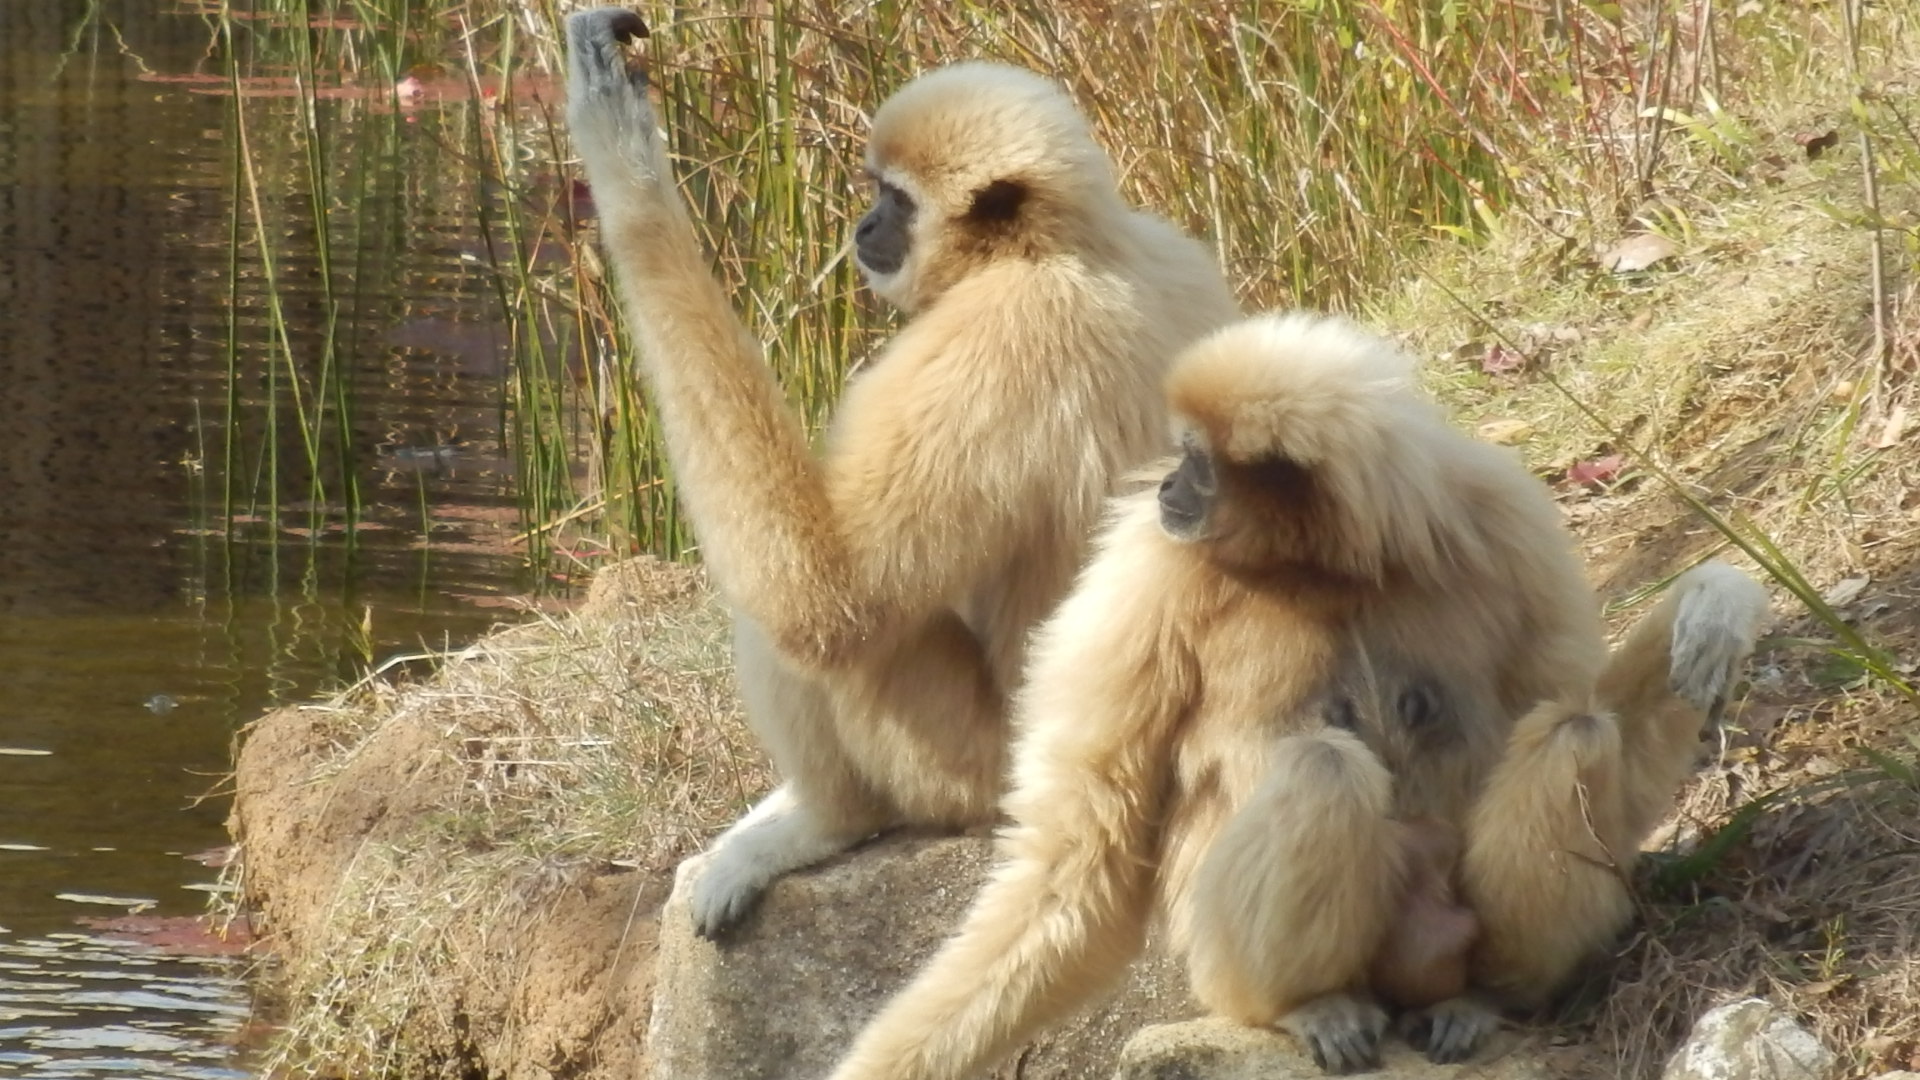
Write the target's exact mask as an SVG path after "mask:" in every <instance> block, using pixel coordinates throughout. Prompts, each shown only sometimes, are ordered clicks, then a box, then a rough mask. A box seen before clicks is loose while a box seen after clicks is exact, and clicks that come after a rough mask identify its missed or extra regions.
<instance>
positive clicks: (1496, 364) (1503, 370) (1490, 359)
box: [1480, 345, 1527, 375]
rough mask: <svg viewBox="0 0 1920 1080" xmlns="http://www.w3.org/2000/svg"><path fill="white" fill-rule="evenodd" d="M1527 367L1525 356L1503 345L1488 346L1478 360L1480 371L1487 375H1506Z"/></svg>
mask: <svg viewBox="0 0 1920 1080" xmlns="http://www.w3.org/2000/svg"><path fill="white" fill-rule="evenodd" d="M1526 366H1527V357H1526V354H1524V353H1521V352H1518V351H1516V350H1513V349H1509V348H1507V347H1506V346H1505V345H1489V346H1487V351H1486V354H1485V355H1484V356H1482V357H1481V358H1480V370H1481V371H1484V372H1486V373H1487V374H1489V375H1508V374H1511V373H1513V372H1516V371H1519V370H1520V369H1522V368H1524V367H1526Z"/></svg>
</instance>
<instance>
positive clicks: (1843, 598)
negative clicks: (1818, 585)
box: [1820, 574, 1873, 607]
mask: <svg viewBox="0 0 1920 1080" xmlns="http://www.w3.org/2000/svg"><path fill="white" fill-rule="evenodd" d="M1872 580H1873V579H1872V578H1870V577H1868V576H1867V575H1865V574H1861V575H1860V576H1858V577H1850V578H1842V579H1841V580H1840V582H1839V583H1838V584H1836V585H1834V587H1833V588H1831V589H1828V590H1827V592H1826V595H1825V596H1822V597H1821V598H1820V599H1822V600H1824V601H1826V602H1827V606H1828V607H1844V606H1846V605H1847V604H1851V603H1853V602H1854V601H1855V600H1858V599H1860V594H1861V593H1863V592H1866V591H1867V583H1868V582H1870V581H1872Z"/></svg>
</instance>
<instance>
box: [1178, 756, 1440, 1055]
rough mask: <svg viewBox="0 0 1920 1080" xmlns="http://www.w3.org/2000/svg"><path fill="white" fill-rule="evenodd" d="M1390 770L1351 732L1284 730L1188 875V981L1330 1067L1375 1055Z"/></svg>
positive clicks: (1386, 900)
mask: <svg viewBox="0 0 1920 1080" xmlns="http://www.w3.org/2000/svg"><path fill="white" fill-rule="evenodd" d="M1392 812H1393V778H1392V776H1391V775H1390V774H1388V772H1387V769H1386V766H1384V765H1382V764H1381V763H1380V760H1379V759H1378V758H1376V757H1375V756H1374V754H1373V752H1372V751H1371V750H1368V749H1367V747H1366V745H1365V744H1364V743H1362V742H1361V741H1360V740H1359V738H1358V737H1356V736H1354V735H1353V734H1351V733H1349V732H1346V731H1342V730H1338V729H1335V728H1327V729H1324V730H1322V731H1319V732H1315V733H1313V734H1310V735H1292V736H1286V737H1284V738H1281V739H1280V740H1278V742H1277V743H1276V745H1275V747H1274V750H1273V760H1272V764H1271V766H1270V767H1269V769H1268V772H1267V775H1266V778H1265V779H1264V780H1262V781H1261V783H1260V786H1259V787H1258V788H1257V789H1256V790H1255V791H1254V793H1253V794H1252V796H1250V797H1249V798H1248V799H1247V801H1246V802H1245V803H1244V804H1243V805H1241V807H1240V808H1239V809H1238V810H1236V811H1235V812H1234V815H1233V817H1232V818H1230V819H1228V821H1227V823H1226V825H1225V826H1223V827H1222V828H1221V830H1220V835H1219V836H1218V837H1217V838H1216V839H1215V840H1214V841H1213V844H1212V845H1211V846H1210V847H1209V849H1208V851H1207V855H1206V857H1205V858H1204V860H1203V861H1202V862H1201V865H1200V869H1199V871H1198V872H1197V873H1196V874H1195V876H1194V883H1193V898H1192V903H1193V905H1194V919H1193V925H1194V927H1195V930H1194V940H1193V943H1192V945H1191V947H1190V950H1189V953H1188V964H1189V967H1190V970H1191V972H1192V977H1193V989H1194V994H1195V995H1196V996H1197V997H1199V999H1200V1001H1201V1002H1202V1003H1203V1004H1205V1005H1206V1006H1207V1007H1208V1008H1209V1009H1210V1010H1212V1011H1214V1012H1217V1013H1220V1014H1221V1015H1224V1016H1227V1017H1230V1018H1232V1019H1235V1020H1238V1021H1240V1022H1241V1023H1244V1024H1251V1025H1257V1026H1269V1025H1274V1024H1278V1025H1279V1026H1280V1027H1282V1028H1285V1029H1286V1030H1287V1031H1289V1032H1291V1033H1292V1034H1293V1035H1294V1036H1295V1037H1296V1038H1298V1039H1299V1040H1300V1041H1301V1042H1302V1043H1304V1044H1305V1045H1306V1048H1307V1050H1308V1051H1309V1052H1310V1053H1311V1054H1312V1055H1313V1060H1314V1062H1315V1063H1316V1064H1318V1065H1319V1066H1320V1067H1321V1068H1323V1069H1325V1070H1327V1071H1328V1072H1332V1073H1349V1072H1355V1071H1358V1070H1361V1069H1367V1068H1372V1067H1373V1066H1375V1065H1377V1064H1379V1059H1380V1036H1381V1035H1382V1033H1383V1032H1385V1030H1386V1026H1387V1015H1386V1012H1385V1011H1384V1010H1382V1009H1381V1008H1380V1006H1379V1005H1377V1004H1375V1003H1374V1002H1373V1001H1372V999H1371V998H1369V997H1366V996H1365V988H1366V985H1367V981H1368V976H1367V972H1368V968H1369V966H1370V964H1371V962H1372V960H1373V958H1374V956H1375V954H1376V953H1377V952H1378V951H1379V949H1380V947H1381V944H1382V943H1383V942H1384V941H1385V940H1386V938H1387V932H1388V926H1389V923H1390V922H1391V920H1392V919H1393V916H1394V913H1395V910H1396V908H1397V906H1398V904H1399V900H1400V897H1401V895H1402V891H1403V886H1404V883H1405V878H1406V870H1407V867H1406V865H1405V862H1406V855H1407V849H1406V845H1405V844H1404V843H1403V842H1402V836H1401V833H1400V829H1401V828H1402V826H1401V825H1400V824H1399V823H1398V822H1395V821H1392V820H1391V819H1389V817H1388V815H1389V814H1391V813H1392Z"/></svg>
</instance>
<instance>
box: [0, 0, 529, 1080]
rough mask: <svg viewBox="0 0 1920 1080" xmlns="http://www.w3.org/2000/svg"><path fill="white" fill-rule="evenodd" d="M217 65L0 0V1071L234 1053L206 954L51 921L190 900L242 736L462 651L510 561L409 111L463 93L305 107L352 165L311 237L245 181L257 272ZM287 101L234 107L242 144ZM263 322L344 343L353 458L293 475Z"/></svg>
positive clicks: (485, 416) (314, 341)
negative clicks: (329, 256)
mask: <svg viewBox="0 0 1920 1080" xmlns="http://www.w3.org/2000/svg"><path fill="white" fill-rule="evenodd" d="M223 63H224V61H223V60H220V59H219V58H218V56H217V49H216V48H215V37H214V35H213V33H212V29H211V27H210V24H209V23H208V22H207V21H206V20H205V19H203V18H202V17H200V16H197V15H194V14H191V13H188V12H185V11H183V10H169V9H168V8H167V7H166V6H165V5H157V4H154V3H152V0H102V2H99V3H88V4H80V3H74V2H72V0H4V2H0V1075H6V1076H19V1077H28V1078H34V1080H38V1078H42V1077H47V1078H51V1077H82V1076H85V1077H99V1076H141V1077H194V1078H203V1077H232V1076H238V1075H242V1073H241V1072H237V1071H236V1070H237V1069H239V1068H240V1066H238V1065H236V1064H234V1061H233V1059H232V1050H231V1044H232V1041H233V1037H234V1034H235V1033H236V1031H238V1029H239V1027H240V1023H241V1021H242V1019H243V1018H244V1017H245V1015H246V1011H247V998H246V994H245V992H244V989H243V987H242V985H241V984H240V982H239V981H238V978H237V972H236V970H235V968H234V966H233V965H234V963H235V961H233V960H232V959H222V958H218V957H208V958H202V959H187V958H182V957H178V956H165V955H161V954H159V953H156V952H153V951H151V950H148V949H146V948H144V947H142V946H139V945H134V944H130V943H126V942H122V941H119V940H117V939H115V938H114V937H112V936H111V935H100V934H88V933H80V932H77V931H76V929H75V926H76V919H77V918H78V917H80V916H83V915H90V914H102V913H104V914H109V915H112V914H121V913H123V911H122V910H121V909H128V910H131V909H138V910H141V911H144V912H148V913H151V914H155V915H178V914H188V913H193V912H196V911H198V910H199V909H200V908H201V906H202V901H203V898H204V895H205V890H206V889H208V888H209V887H211V884H212V882H213V881H214V879H215V876H216V874H217V871H215V870H212V869H209V868H208V867H206V866H204V865H202V864H201V863H199V862H195V861H192V859H190V858H189V856H192V855H194V854H195V853H197V852H201V851H203V850H204V849H207V848H211V847H214V846H216V845H219V844H221V843H223V842H224V839H225V836H224V830H223V827H222V820H223V818H224V815H225V811H226V807H225V804H224V801H223V800H222V799H221V798H219V797H218V790H219V786H220V785H219V779H220V777H221V775H222V774H223V773H224V771H225V770H226V768H227V764H228V751H229V745H230V741H231V738H232V734H233V732H234V730H235V729H236V727H237V726H238V725H240V724H242V723H244V722H245V721H247V720H248V719H251V718H252V717H253V716H256V715H258V713H259V712H260V711H261V710H262V709H263V708H265V707H266V706H267V705H269V704H270V703H272V702H274V701H276V700H291V699H297V698H299V697H302V696H305V695H307V694H310V693H312V692H313V691H314V689H315V688H316V687H318V686H320V685H322V684H323V683H325V682H326V681H328V680H331V679H337V678H339V677H342V676H345V675H349V674H351V673H352V672H354V671H355V670H357V669H358V667H359V665H361V664H363V663H364V661H365V660H366V659H367V658H368V657H370V656H384V655H387V654H390V653H391V652H393V651H395V650H400V649H409V648H417V647H418V646H419V645H420V644H421V643H422V642H423V641H424V642H426V643H429V644H439V643H443V642H447V641H449V640H451V641H453V642H459V641H463V640H466V639H469V638H471V637H472V636H473V635H474V634H475V633H477V632H478V631H479V630H481V629H483V628H484V627H485V626H486V625H487V624H488V623H490V622H491V621H493V620H494V619H495V618H497V617H498V613H497V612H496V611H494V610H492V609H489V608H486V607H483V606H481V604H480V603H478V602H477V601H478V600H484V599H486V598H488V597H492V596H497V595H499V594H503V593H514V592H519V591H521V590H523V589H524V587H525V584H526V583H525V582H524V581H523V580H520V579H519V578H518V577H517V575H518V573H519V571H518V564H517V560H516V559H514V558H513V557H512V556H511V555H510V554H508V553H506V552H505V551H504V550H503V548H502V546H501V544H500V543H499V542H498V541H499V538H500V537H501V536H504V535H505V534H506V533H507V532H509V531H510V530H511V527H512V524H513V521H514V512H513V510H512V508H511V504H510V502H509V487H508V477H507V468H506V465H505V463H504V460H503V456H502V454H501V452H500V449H499V445H500V441H499V430H498V429H499V411H498V400H499V393H498V391H499V387H498V380H499V378H500V372H501V363H500V356H501V349H502V344H503V342H504V336H503V334H502V333H501V331H499V330H498V329H497V328H496V327H495V326H494V323H496V322H497V303H498V301H497V298H496V296H495V294H494V293H493V292H492V291H491V289H490V287H489V286H488V285H487V283H486V282H485V281H484V280H483V279H482V278H481V276H480V273H479V271H478V270H477V269H476V268H475V260H474V251H475V250H476V249H477V248H484V244H481V243H480V242H479V241H478V240H477V239H476V237H475V234H474V222H475V219H476V217H477V215H476V214H475V212H474V208H473V206H472V205H471V198H472V197H471V196H469V195H466V194H463V193H462V192H459V191H447V190H443V189H446V188H449V187H450V186H451V185H449V184H448V183H447V181H448V179H449V177H452V176H455V175H457V169H455V168H454V167H453V165H452V163H450V162H449V161H448V160H447V159H446V155H448V154H450V153H451V152H452V151H451V150H450V149H449V147H450V146H452V145H455V142H454V141H451V140H449V138H448V137H447V132H449V131H457V130H459V129H460V126H461V120H460V118H459V117H458V116H457V115H447V116H441V115H439V114H438V113H436V112H435V109H436V108H439V107H444V109H445V110H448V111H449V112H451V111H453V110H455V109H457V108H459V107H460V106H458V105H457V104H455V103H451V102H449V103H443V105H435V104H433V103H429V104H428V106H427V107H425V108H423V109H422V111H421V112H420V113H419V114H418V115H417V116H416V117H414V118H412V119H411V120H409V121H407V122H405V123H401V122H399V121H397V120H396V119H395V118H394V117H392V116H391V115H380V114H378V113H377V112H375V111H373V110H362V111H360V112H357V113H350V112H347V111H344V109H342V110H332V109H323V111H322V113H321V115H320V117H319V120H320V123H321V124H322V125H323V126H325V127H326V129H327V134H328V138H329V139H331V140H332V144H333V145H335V146H337V147H339V148H340V153H341V157H342V160H343V164H342V166H341V168H342V169H346V170H350V173H351V178H349V177H348V176H347V175H346V174H344V173H343V175H342V176H340V177H335V178H334V179H335V180H336V181H337V188H338V191H339V194H338V196H337V197H336V198H333V199H332V200H330V203H329V207H328V212H327V213H326V214H324V215H322V218H321V221H320V222H319V224H318V225H317V226H316V223H315V221H314V218H313V215H312V213H311V210H310V208H307V207H306V206H305V205H304V204H303V203H302V202H301V200H300V194H301V193H300V192H299V191H297V190H294V188H293V181H289V180H287V176H286V174H293V175H301V174H300V170H299V169H297V168H289V169H285V170H282V172H281V173H278V174H273V175H269V176H267V177H266V180H265V183H266V185H267V189H266V190H265V191H264V193H263V194H262V197H261V198H262V203H261V205H262V206H263V207H264V208H265V210H266V211H267V213H268V214H269V215H270V217H269V221H268V223H267V224H268V228H267V230H266V231H267V232H268V234H269V235H270V236H271V237H272V239H273V244H274V246H275V247H276V249H277V252H278V255H279V259H280V261H279V262H277V263H276V264H275V266H274V267H273V269H272V272H273V274H274V275H275V277H276V288H274V289H273V290H271V293H270V290H269V287H268V284H267V280H266V279H267V274H268V267H267V264H266V261H265V260H264V259H263V256H262V254H261V252H260V251H259V250H258V248H257V246H249V245H248V244H247V243H246V242H245V241H244V240H243V242H242V244H241V246H240V248H239V250H238V252H237V254H236V253H235V252H234V249H233V248H232V245H231V244H230V237H231V235H232V231H233V229H234V218H233V216H232V213H231V207H232V203H231V201H230V184H231V181H232V178H233V175H234V172H233V166H234V157H233V152H232V151H233V146H234V145H235V143H234V140H235V137H236V129H235V124H234V122H233V115H232V102H231V100H230V99H229V98H223V97H220V96H217V95H210V94H206V93H198V92H195V91H196V90H204V89H207V88H208V85H209V84H210V82H217V81H218V80H217V78H216V76H220V75H221V72H222V70H223V69H222V67H221V65H222V64H223ZM296 104H297V103H296V102H294V101H292V100H288V99H284V98H282V99H273V98H269V99H267V100H264V101H262V102H259V103H256V104H252V105H249V106H248V108H249V112H248V114H247V115H248V117H249V123H250V130H251V133H252V136H253V137H254V138H256V139H258V140H260V147H259V150H258V153H259V154H263V155H271V154H272V153H273V152H274V150H275V145H276V144H275V140H276V139H278V140H280V141H281V142H282V143H286V142H288V141H290V140H289V139H288V136H287V135H286V134H285V131H287V130H289V129H290V126H291V125H292V124H293V122H294V119H295V113H294V110H295V108H296ZM276 133H278V134H276ZM322 232H324V234H325V236H326V237H327V238H328V242H329V243H330V244H331V247H332V250H333V252H334V263H335V272H334V273H333V275H332V276H331V277H324V276H323V275H322V274H321V272H320V259H319V257H318V255H317V254H316V250H317V248H318V247H319V237H320V236H321V235H322ZM230 256H231V257H232V258H233V260H234V261H233V262H232V263H230V262H229V259H230ZM235 270H237V275H236V274H234V273H233V272H232V271H235ZM236 282H237V284H236ZM271 294H277V295H280V296H282V297H283V298H285V299H286V301H287V304H288V306H287V307H286V308H285V315H286V318H287V319H288V323H287V325H286V326H285V329H284V332H282V331H281V330H279V329H278V328H277V321H276V319H274V318H272V317H271V316H270V312H271V306H270V304H269V302H268V297H269V295H271ZM230 317H231V319H230ZM230 338H231V340H233V341H234V342H235V345H234V348H233V350H232V351H231V352H229V348H228V342H229V340H230ZM281 342H284V343H286V344H288V345H290V347H291V348H292V349H293V350H294V351H295V352H296V353H299V354H301V355H307V354H310V353H311V352H312V351H313V350H319V349H327V350H331V353H330V355H336V356H337V357H338V362H339V364H340V365H341V370H342V372H343V380H342V383H341V386H342V390H341V393H342V398H341V400H342V401H350V402H351V404H352V409H351V413H350V415H346V416H345V417H344V419H343V418H342V415H343V414H342V413H341V412H338V411H336V412H332V413H328V414H326V416H325V419H326V422H327V426H328V429H329V431H330V432H332V434H330V435H329V436H328V437H329V438H332V439H335V440H336V442H337V446H336V447H335V449H336V455H335V456H336V457H337V459H338V460H339V461H341V462H347V463H349V464H347V465H345V466H341V465H338V464H336V465H335V466H331V467H328V468H331V469H332V471H328V468H323V469H321V470H319V473H320V475H317V476H316V475H311V474H309V473H308V472H307V471H305V465H304V464H303V463H302V462H301V460H300V459H301V454H300V449H301V447H300V442H299V438H298V436H297V433H296V432H295V431H294V430H293V428H292V426H291V425H282V426H281V427H279V428H270V427H269V426H267V425H266V424H265V423H264V422H263V418H264V417H265V416H266V415H268V410H269V409H271V408H276V407H278V408H284V407H285V406H286V400H287V399H286V396H285V393H286V387H285V386H284V384H282V383H280V382H277V381H276V380H277V378H278V376H276V375H275V374H274V372H275V369H274V368H273V367H272V364H271V361H272V356H273V355H274V354H273V352H272V350H273V349H274V348H276V347H279V345H278V343H281ZM229 363H232V364H233V365H235V366H236V367H238V369H239V370H241V371H242V372H244V373H246V374H245V377H244V378H243V379H242V380H241V393H240V394H239V396H238V398H237V399H236V401H235V403H236V404H237V406H238V409H237V411H236V412H235V413H233V419H234V423H233V424H232V425H229V423H228V412H227V406H228V398H227V386H228V379H227V372H228V365H229ZM229 466H230V468H229ZM349 474H350V475H351V476H352V478H353V479H354V481H355V482H356V483H357V484H358V485H359V498H360V500H361V502H362V503H363V504H364V509H363V512H362V513H361V514H360V515H358V518H357V519H355V520H351V521H350V520H349V518H348V517H347V516H346V515H345V514H344V513H343V512H342V510H343V498H344V494H343V493H344V492H345V491H346V490H347V489H346V486H345V481H346V477H347V476H348V475H349ZM227 491H234V492H238V493H239V494H238V501H239V505H238V506H237V507H236V510H237V511H238V512H237V513H236V514H234V515H233V516H232V517H231V518H229V517H228V516H227V515H226V514H225V513H224V512H223V504H222V495H223V493H224V492H227ZM268 496H273V497H274V498H275V499H277V501H278V502H279V503H280V504H282V506H283V507H284V508H285V509H286V510H288V511H290V512H286V513H276V512H274V511H273V510H272V509H271V508H270V507H269V506H268V505H266V504H265V503H262V502H259V500H261V499H263V498H266V497H268ZM303 497H304V498H305V500H306V501H305V502H304V503H303V502H302V498H303ZM230 528H231V529H233V530H234V532H233V540H232V541H231V542H230V541H229V529H230Z"/></svg>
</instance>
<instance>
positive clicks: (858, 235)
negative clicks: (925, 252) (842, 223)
mask: <svg viewBox="0 0 1920 1080" xmlns="http://www.w3.org/2000/svg"><path fill="white" fill-rule="evenodd" d="M913 213H914V205H913V198H912V197H911V196H909V195H908V194H907V193H906V192H904V191H901V190H900V189H899V188H897V187H894V186H893V185H892V184H889V183H887V182H886V181H884V180H882V181H880V187H879V190H878V192H876V193H875V195H874V199H873V209H871V210H868V211H867V216H866V217H863V218H861V219H860V225H859V227H858V228H856V229H854V231H853V253H854V257H855V258H857V259H859V260H860V265H861V266H862V267H865V268H866V269H867V271H868V272H870V273H875V274H894V273H898V272H899V271H900V268H901V267H902V266H904V265H906V261H907V252H908V251H909V250H911V248H912V235H911V233H912V225H913Z"/></svg>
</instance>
